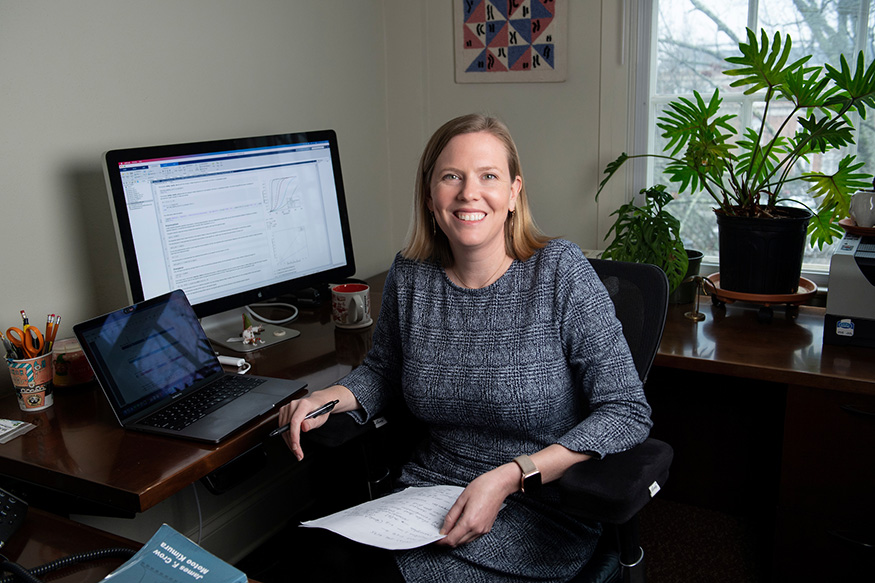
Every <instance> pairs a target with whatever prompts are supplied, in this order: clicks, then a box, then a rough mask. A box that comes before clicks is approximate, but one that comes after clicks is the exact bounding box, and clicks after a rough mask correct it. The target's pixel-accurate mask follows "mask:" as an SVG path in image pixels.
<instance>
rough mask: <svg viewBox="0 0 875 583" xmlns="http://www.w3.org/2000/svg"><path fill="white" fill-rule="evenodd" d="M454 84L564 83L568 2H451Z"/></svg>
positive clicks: (553, 0)
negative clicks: (453, 30) (454, 65)
mask: <svg viewBox="0 0 875 583" xmlns="http://www.w3.org/2000/svg"><path fill="white" fill-rule="evenodd" d="M454 2H455V6H454V8H455V10H454V13H453V18H454V20H455V33H456V34H455V39H454V42H455V55H456V83H543V82H560V81H565V74H566V68H567V67H566V57H567V52H568V51H567V46H566V38H565V37H566V33H565V31H566V12H565V10H566V0H454Z"/></svg>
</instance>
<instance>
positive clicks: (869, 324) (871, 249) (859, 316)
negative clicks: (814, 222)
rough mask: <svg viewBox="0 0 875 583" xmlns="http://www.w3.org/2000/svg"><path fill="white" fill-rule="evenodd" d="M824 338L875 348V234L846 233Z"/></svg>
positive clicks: (834, 270) (834, 261) (836, 256)
mask: <svg viewBox="0 0 875 583" xmlns="http://www.w3.org/2000/svg"><path fill="white" fill-rule="evenodd" d="M823 341H824V343H826V344H848V345H856V346H868V347H872V348H875V237H869V236H865V237H864V236H860V235H856V234H852V233H845V236H844V238H843V239H842V241H841V243H840V244H839V246H838V249H836V251H835V253H833V256H832V258H831V259H830V262H829V291H828V292H827V295H826V318H825V320H824V323H823Z"/></svg>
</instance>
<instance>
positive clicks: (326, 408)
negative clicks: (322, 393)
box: [268, 401, 340, 437]
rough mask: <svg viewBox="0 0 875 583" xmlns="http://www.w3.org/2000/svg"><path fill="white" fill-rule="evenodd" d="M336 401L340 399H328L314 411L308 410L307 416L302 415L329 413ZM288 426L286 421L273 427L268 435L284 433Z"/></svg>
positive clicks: (312, 415)
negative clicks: (280, 425) (279, 425)
mask: <svg viewBox="0 0 875 583" xmlns="http://www.w3.org/2000/svg"><path fill="white" fill-rule="evenodd" d="M338 403H340V401H329V402H327V403H325V404H324V405H322V406H321V407H319V408H318V409H316V410H315V411H310V412H309V413H307V416H306V417H304V419H312V418H313V417H319V416H320V415H325V414H326V413H330V412H331V410H332V409H334V406H335V405H337V404H338ZM289 427H290V425H289V424H288V423H286V424H285V425H283V426H282V427H277V428H276V429H274V430H273V431H271V432H270V435H269V436H268V437H274V436H277V435H282V434H283V433H285V432H286V431H288V430H289Z"/></svg>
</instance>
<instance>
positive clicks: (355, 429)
mask: <svg viewBox="0 0 875 583" xmlns="http://www.w3.org/2000/svg"><path fill="white" fill-rule="evenodd" d="M375 429H376V426H375V424H374V422H373V421H369V422H368V423H365V424H364V425H362V424H360V423H358V422H357V421H356V420H355V419H353V417H352V415H344V414H340V415H329V416H328V419H327V420H326V421H325V423H324V424H323V425H322V426H320V427H319V428H317V429H314V430H313V431H308V432H306V433H301V439H303V440H306V441H308V442H310V443H316V444H318V445H320V446H323V447H330V448H334V447H340V446H341V445H344V444H346V443H349V442H351V441H353V440H355V439H357V438H359V437H361V436H362V435H366V434H368V433H370V432H371V431H374V430H375Z"/></svg>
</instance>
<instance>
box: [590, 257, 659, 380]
mask: <svg viewBox="0 0 875 583" xmlns="http://www.w3.org/2000/svg"><path fill="white" fill-rule="evenodd" d="M589 262H590V263H591V264H592V266H593V268H594V269H595V271H596V273H597V274H598V276H599V278H600V279H601V280H602V283H604V285H605V288H607V290H608V295H610V296H611V300H612V301H613V302H614V309H615V310H616V312H617V318H618V319H619V320H620V323H621V324H622V325H623V336H625V337H626V342H627V343H628V344H629V350H630V351H631V352H632V359H633V360H634V361H635V368H636V369H637V370H638V377H639V378H640V379H641V382H644V381H646V380H647V374H648V373H649V372H650V366H651V365H652V364H653V359H654V358H656V351H657V350H659V342H660V341H661V340H662V332H663V330H664V328H665V317H666V314H667V313H668V278H667V277H666V275H665V272H664V271H663V270H662V269H660V268H659V267H657V266H655V265H650V264H648V263H630V262H626V261H612V260H608V259H590V260H589Z"/></svg>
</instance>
